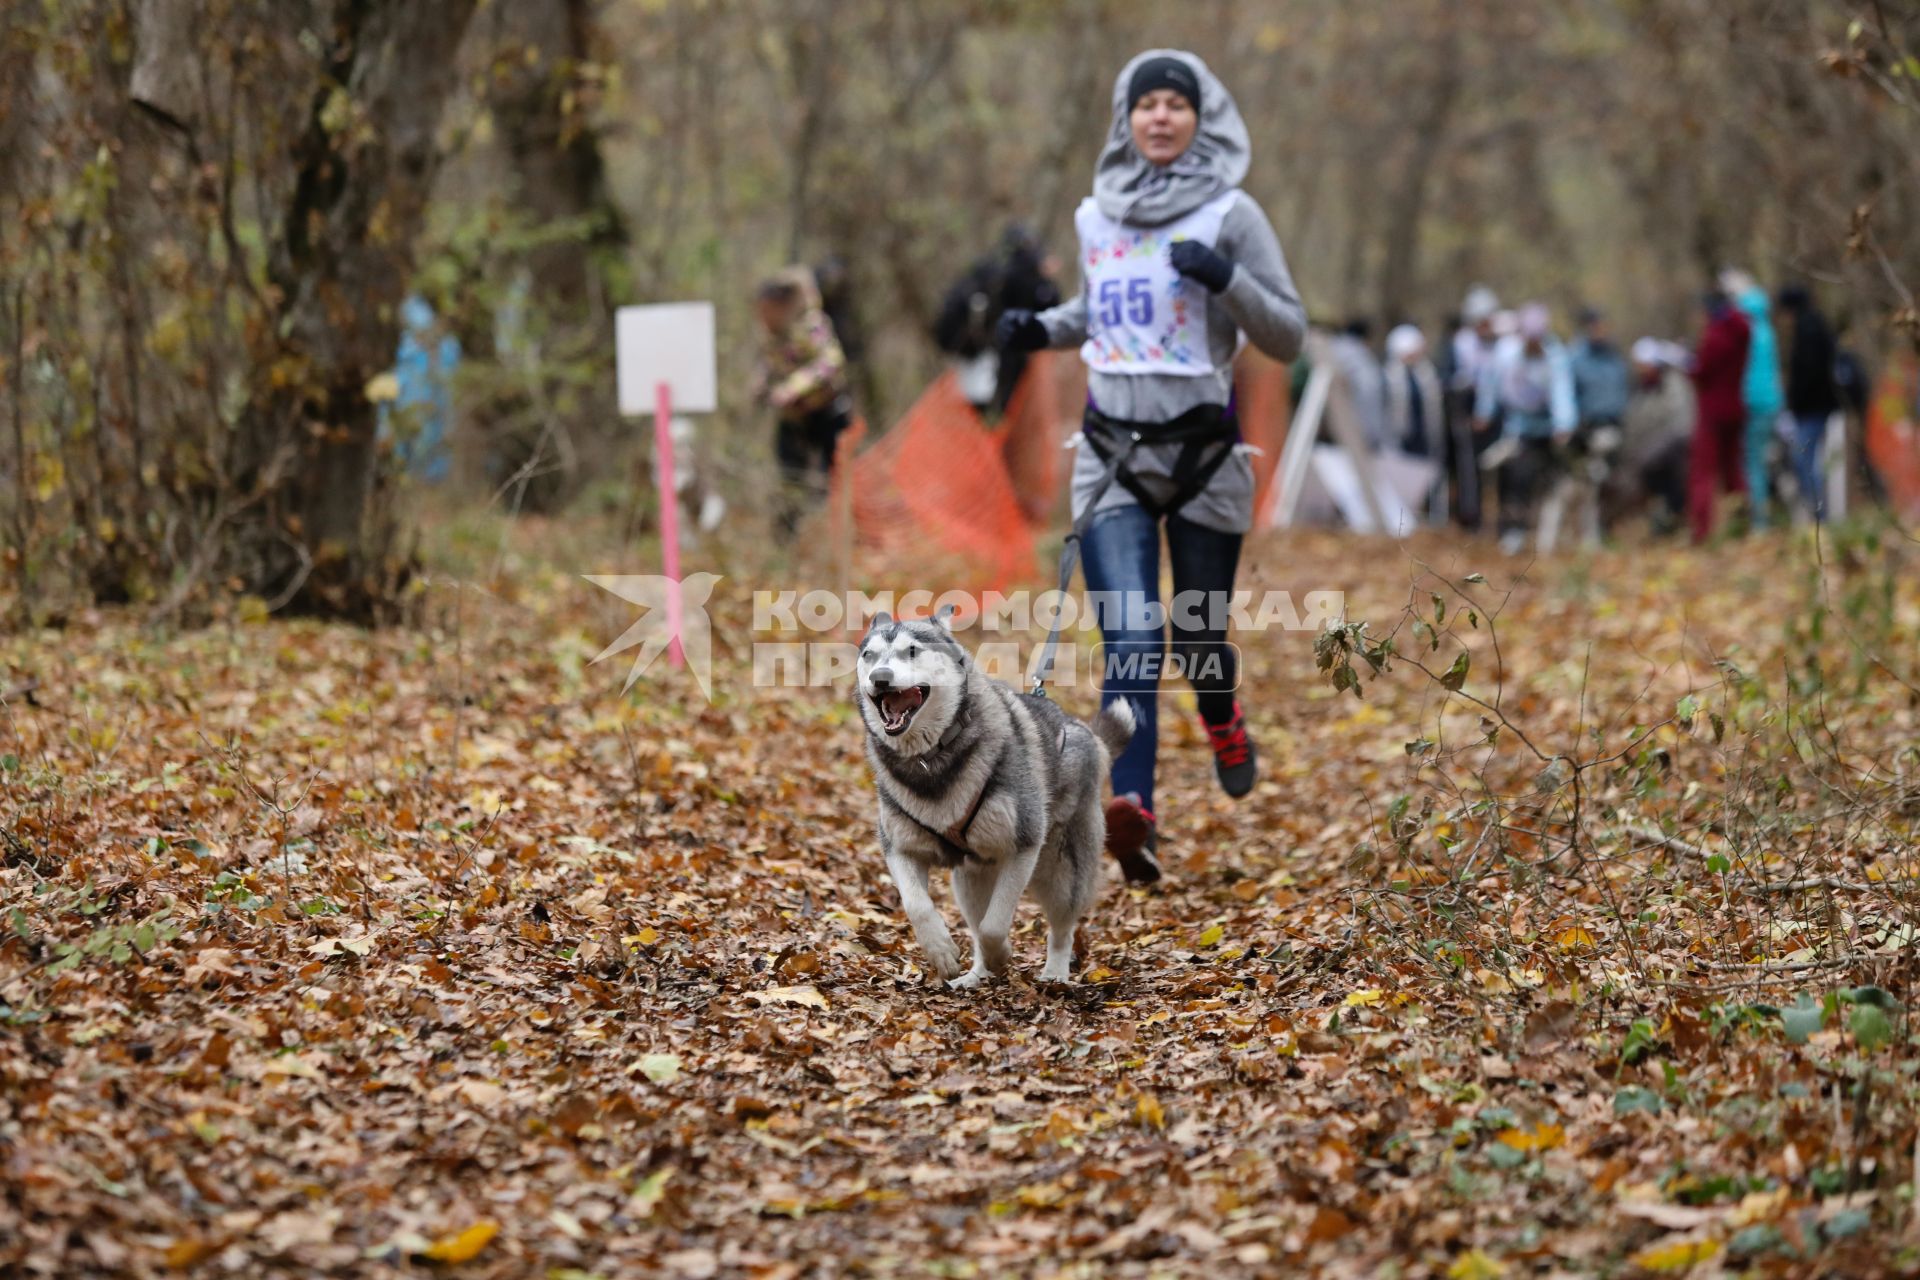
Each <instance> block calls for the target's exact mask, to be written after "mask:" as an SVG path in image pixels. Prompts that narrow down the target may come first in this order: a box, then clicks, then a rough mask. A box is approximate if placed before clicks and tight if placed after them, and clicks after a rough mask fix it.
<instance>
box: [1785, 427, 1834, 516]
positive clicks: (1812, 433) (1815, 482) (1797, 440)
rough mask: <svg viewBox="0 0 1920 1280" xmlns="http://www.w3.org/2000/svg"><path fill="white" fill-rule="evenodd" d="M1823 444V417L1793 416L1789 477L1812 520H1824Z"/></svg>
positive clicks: (1825, 432)
mask: <svg viewBox="0 0 1920 1280" xmlns="http://www.w3.org/2000/svg"><path fill="white" fill-rule="evenodd" d="M1826 443H1827V418H1826V415H1825V414H1820V413H1816V414H1810V415H1808V416H1806V417H1802V416H1800V415H1799V414H1795V415H1794V416H1793V474H1794V477H1795V478H1796V479H1797V480H1798V481H1799V483H1800V500H1801V501H1802V502H1804V503H1806V504H1807V510H1808V511H1811V512H1812V513H1813V518H1814V519H1815V520H1816V521H1819V522H1823V523H1824V522H1825V520H1826V518H1827V481H1826V477H1825V476H1824V475H1822V474H1821V465H1820V463H1821V459H1820V453H1821V450H1822V449H1823V448H1824V447H1825V446H1826Z"/></svg>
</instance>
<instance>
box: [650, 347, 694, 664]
mask: <svg viewBox="0 0 1920 1280" xmlns="http://www.w3.org/2000/svg"><path fill="white" fill-rule="evenodd" d="M653 474H654V479H655V480H656V481H657V482H658V483H659V486H660V555H661V559H662V560H663V561H664V565H663V569H664V572H665V573H666V575H667V634H668V635H669V636H671V637H672V639H670V640H669V641H668V642H667V661H668V662H671V663H672V664H673V665H674V666H676V667H684V666H685V665H686V664H687V658H686V654H684V653H683V652H681V649H680V495H679V493H678V491H677V490H676V489H675V488H674V483H673V389H672V388H671V387H669V386H668V385H667V384H666V383H665V382H656V383H654V384H653Z"/></svg>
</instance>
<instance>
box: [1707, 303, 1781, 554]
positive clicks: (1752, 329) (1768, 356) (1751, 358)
mask: <svg viewBox="0 0 1920 1280" xmlns="http://www.w3.org/2000/svg"><path fill="white" fill-rule="evenodd" d="M1721 287H1722V288H1723V289H1725V290H1726V292H1727V296H1728V297H1730V298H1732V299H1733V302H1734V305H1735V306H1737V307H1739V308H1740V311H1741V312H1742V314H1744V315H1745V316H1746V318H1747V328H1748V331H1749V333H1750V334H1751V337H1750V339H1749V342H1748V346H1747V368H1746V375H1745V377H1744V379H1743V380H1742V383H1741V399H1742V400H1743V402H1744V404H1745V407H1746V414H1747V426H1746V463H1747V509H1748V511H1749V513H1750V517H1751V522H1752V527H1753V528H1755V529H1764V528H1766V527H1767V523H1768V520H1769V519H1770V518H1771V514H1772V513H1771V502H1772V490H1773V486H1772V484H1771V483H1770V480H1769V477H1770V475H1771V472H1772V470H1773V466H1772V453H1773V441H1774V437H1775V435H1776V434H1777V429H1778V427H1779V423H1780V414H1781V411H1782V410H1784V409H1785V408H1786V389H1785V388H1784V387H1783V386H1782V385H1781V383H1780V344H1779V341H1778V340H1777V339H1776V338H1775V337H1774V332H1773V320H1772V307H1771V305H1770V304H1769V302H1768V299H1767V291H1766V290H1765V289H1762V288H1761V287H1760V286H1759V285H1758V284H1757V283H1755V281H1754V279H1753V277H1752V276H1749V275H1747V274H1745V273H1744V272H1739V271H1729V272H1728V273H1727V274H1726V275H1725V277H1724V278H1723V279H1722V282H1721Z"/></svg>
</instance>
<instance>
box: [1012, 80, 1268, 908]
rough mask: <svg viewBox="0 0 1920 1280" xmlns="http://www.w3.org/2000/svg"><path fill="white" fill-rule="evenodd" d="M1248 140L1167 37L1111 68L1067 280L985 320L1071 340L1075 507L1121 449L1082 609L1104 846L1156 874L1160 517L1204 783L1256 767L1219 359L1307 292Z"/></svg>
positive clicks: (1053, 343) (1225, 386) (1230, 438)
mask: <svg viewBox="0 0 1920 1280" xmlns="http://www.w3.org/2000/svg"><path fill="white" fill-rule="evenodd" d="M1248 157H1249V146H1248V140H1247V127H1246V124H1245V123H1244V122H1243V121H1242V120H1241V118H1240V111H1239V108H1237V107H1236V106H1235V105H1234V102H1233V98H1232V96H1231V95H1229V94H1228V93H1227V90H1226V88H1225V86H1223V85H1222V84H1221V83H1220V81H1219V80H1218V79H1217V78H1215V76H1214V75H1213V73H1212V72H1211V71H1209V70H1208V69H1207V65H1206V63H1204V62H1202V61H1201V60H1200V59H1199V58H1197V57H1195V56H1194V55H1193V54H1191V53H1186V52H1183V51H1180V50H1173V49H1153V50H1149V51H1148V52H1146V53H1142V54H1140V55H1139V56H1137V57H1135V58H1134V59H1133V60H1132V61H1131V62H1129V63H1128V64H1127V65H1126V67H1125V68H1124V69H1123V70H1122V71H1121V72H1120V76H1119V79H1117V80H1116V81H1115V82H1114V87H1113V125H1112V128H1111V129H1110V130H1109V131H1108V134H1107V141H1106V146H1105V147H1104V149H1103V150H1102V151H1101V153H1100V160H1099V163H1098V164H1097V165H1096V166H1095V169H1094V176H1093V194H1092V195H1091V196H1090V197H1089V198H1088V199H1086V200H1085V201H1083V202H1082V203H1081V205H1080V208H1079V210H1078V212H1076V213H1075V215H1074V225H1075V228H1076V230H1077V231H1078V232H1079V236H1080V276H1081V287H1080V292H1079V293H1078V294H1077V295H1076V296H1074V297H1073V298H1071V299H1069V300H1068V301H1067V302H1065V303H1063V304H1062V305H1060V306H1058V307H1054V308H1053V309H1051V310H1048V311H1043V312H1040V313H1039V314H1037V315H1036V314H1034V313H1032V312H1026V311H1012V312H1008V313H1007V314H1006V315H1005V316H1003V317H1002V319H1001V322H1000V327H999V338H1000V341H1001V344H1002V345H1003V346H1004V347H1008V348H1012V349H1015V350H1026V351H1031V350H1038V349H1040V348H1042V347H1073V346H1077V347H1079V348H1080V355H1081V358H1082V359H1083V360H1085V361H1086V364H1087V370H1088V378H1087V387H1088V397H1087V399H1088V404H1087V412H1086V419H1085V426H1084V431H1083V433H1082V439H1083V441H1084V443H1085V444H1086V445H1087V446H1088V447H1087V448H1084V449H1081V450H1080V451H1079V452H1078V454H1077V456H1076V458H1075V461H1074V472H1073V515H1074V519H1075V521H1076V522H1079V521H1080V520H1081V518H1082V516H1083V515H1084V514H1085V513H1086V509H1087V506H1088V504H1089V503H1090V502H1092V501H1093V499H1094V497H1095V494H1096V491H1098V490H1099V489H1100V488H1101V485H1102V482H1103V480H1105V478H1106V475H1107V471H1108V468H1109V465H1110V463H1111V461H1112V460H1113V459H1115V458H1116V457H1121V456H1122V455H1124V456H1123V457H1122V461H1121V466H1120V470H1119V471H1118V473H1117V477H1116V479H1117V483H1112V484H1108V485H1106V488H1105V492H1104V493H1101V494H1099V497H1098V502H1097V504H1096V505H1095V506H1094V508H1093V515H1092V519H1091V524H1090V525H1089V526H1088V527H1087V529H1086V531H1085V534H1084V536H1083V539H1082V556H1083V566H1084V568H1083V572H1084V574H1085V577H1086V583H1087V588H1088V590H1089V591H1090V592H1093V593H1095V599H1096V601H1108V602H1110V601H1116V600H1117V601H1120V602H1122V607H1120V608H1118V609H1115V608H1111V607H1107V608H1103V609H1101V610H1100V614H1101V617H1100V623H1101V631H1102V634H1103V636H1104V638H1105V640H1106V645H1105V652H1106V654H1107V655H1108V661H1107V662H1106V664H1105V665H1106V667H1107V670H1106V671H1105V673H1104V678H1103V680H1102V694H1101V696H1102V699H1103V701H1105V702H1112V701H1114V700H1115V699H1118V698H1126V699H1128V700H1129V701H1130V702H1132V703H1133V709H1134V712H1135V715H1136V717H1137V719H1138V721H1139V728H1138V729H1137V730H1136V731H1135V733H1134V735H1133V740H1132V742H1131V743H1129V744H1128V746H1127V748H1126V750H1125V751H1123V752H1122V753H1121V754H1120V757H1119V758H1118V759H1117V760H1115V761H1114V765H1113V790H1114V799H1113V800H1112V801H1111V802H1110V803H1109V805H1108V806H1107V848H1108V850H1109V851H1110V852H1111V853H1112V854H1113V855H1114V857H1115V858H1116V859H1117V860H1118V861H1119V863H1120V867H1121V870H1122V871H1123V872H1124V873H1125V875H1126V877H1127V878H1128V879H1129V880H1133V881H1136V882H1140V883H1150V882H1152V881H1154V880H1158V879H1159V878H1160V862H1159V859H1158V857H1157V856H1156V855H1157V851H1158V848H1159V843H1160V842H1159V835H1158V830H1157V826H1158V823H1157V819H1156V818H1155V809H1154V795H1153V774H1154V757H1155V750H1156V738H1157V732H1158V715H1157V706H1156V694H1157V692H1158V688H1159V671H1160V662H1161V658H1162V655H1163V651H1164V649H1165V645H1166V629H1165V627H1164V626H1162V625H1147V624H1148V623H1149V622H1152V621H1157V619H1154V618H1153V616H1152V614H1153V612H1157V611H1158V608H1159V605H1160V542H1161V535H1162V530H1163V529H1164V531H1165V537H1166V544H1167V553H1168V557H1169V559H1170V560H1171V563H1172V568H1173V590H1174V597H1175V598H1174V608H1173V609H1172V610H1171V611H1170V613H1169V620H1170V621H1171V623H1172V625H1173V647H1174V653H1175V654H1176V655H1177V657H1178V658H1179V660H1180V666H1181V668H1182V669H1183V670H1184V672H1185V673H1187V674H1188V676H1189V678H1190V679H1191V681H1192V684H1193V689H1194V693H1195V695H1196V699H1197V701H1198V703H1199V710H1200V718H1201V720H1202V721H1203V722H1204V724H1205V726H1206V731H1207V737H1208V739H1209V741H1210V742H1211V743H1212V746H1213V757H1214V769H1215V772H1216V774H1217V776H1218V777H1219V780H1220V785H1221V787H1222V788H1223V789H1224V790H1225V791H1226V793H1227V794H1228V795H1230V796H1234V797H1236V798H1238V797H1240V796H1244V795H1246V794H1247V793H1248V792H1249V791H1251V790H1252V789H1253V785H1254V782H1255V780H1256V779H1257V778H1258V776H1259V766H1258V762H1257V758H1256V755H1255V751H1254V744H1253V740H1252V739H1251V738H1250V737H1249V736H1248V734H1247V722H1246V715H1245V712H1244V710H1243V709H1242V707H1241V705H1240V702H1239V700H1238V699H1237V698H1236V697H1235V696H1234V690H1235V686H1236V685H1237V683H1238V673H1237V671H1236V664H1235V660H1234V653H1233V650H1232V649H1231V648H1230V647H1228V646H1227V644H1226V643H1225V640H1226V621H1227V620H1226V617H1225V616H1224V615H1225V605H1226V602H1227V601H1228V600H1230V599H1231V597H1232V593H1233V580H1234V573H1235V570H1236V569H1237V568H1238V566H1239V562H1240V546H1241V542H1242V540H1243V539H1244V537H1245V535H1246V533H1247V530H1248V529H1249V528H1251V527H1252V524H1253V467H1252V464H1251V462H1250V461H1249V459H1248V456H1247V452H1248V451H1247V449H1246V448H1245V447H1244V446H1243V445H1242V444H1241V440H1240V427H1239V422H1238V419H1237V418H1236V417H1235V415H1234V404H1233V357H1234V353H1235V352H1236V351H1237V350H1238V349H1239V346H1240V343H1241V342H1242V340H1243V338H1244V339H1245V340H1250V341H1252V343H1253V344H1254V345H1255V346H1256V347H1258V348H1260V350H1262V351H1264V352H1266V353H1267V354H1268V355H1270V356H1272V357H1273V358H1275V359H1276V360H1280V361H1283V362H1284V361H1291V360H1292V359H1293V358H1294V357H1295V356H1296V355H1297V354H1299V351H1300V345H1301V342H1302V340H1303V339H1304V337H1305V335H1306V310H1305V308H1304V307H1302V306H1301V304H1300V298H1299V295H1298V294H1297V293H1296V292H1295V291H1294V287H1293V278H1292V276H1291V275H1290V274H1289V273H1288V271H1287V263H1286V258H1285V256H1284V255H1282V253H1281V252H1280V242H1279V239H1278V238H1277V237H1276V236H1275V235H1274V232H1273V225H1272V224H1271V223H1270V222H1268V221H1267V217H1266V215H1265V214H1264V213H1262V212H1261V210H1260V206H1259V205H1257V204H1255V203H1254V202H1253V200H1252V199H1251V198H1250V197H1248V196H1247V195H1246V194H1245V193H1244V192H1242V191H1241V190H1240V183H1241V180H1242V179H1244V178H1245V177H1246V174H1247V164H1248ZM1136 434H1137V435H1138V437H1139V442H1138V443H1134V437H1135V435H1136ZM1130 445H1131V449H1130V450H1129V446H1130ZM1193 602H1197V603H1198V607H1191V605H1192V603H1193ZM1141 606H1151V608H1150V609H1148V608H1142V607H1141Z"/></svg>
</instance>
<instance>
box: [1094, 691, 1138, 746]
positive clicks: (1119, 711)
mask: <svg viewBox="0 0 1920 1280" xmlns="http://www.w3.org/2000/svg"><path fill="white" fill-rule="evenodd" d="M1139 722H1140V719H1139V717H1138V716H1136V715H1135V714H1134V713H1133V704H1132V703H1131V702H1129V701H1127V700H1126V699H1125V698H1115V699H1114V700H1113V701H1112V702H1109V703H1108V704H1107V705H1106V706H1104V707H1101V708H1100V713H1099V714H1098V715H1096V716H1094V718H1093V723H1092V724H1091V725H1089V726H1088V727H1089V728H1091V729H1092V730H1093V736H1094V737H1096V738H1098V739H1100V742H1101V744H1102V745H1103V746H1105V747H1106V749H1107V754H1108V755H1110V756H1117V755H1119V754H1120V753H1121V751H1123V750H1125V749H1126V745H1127V743H1128V742H1130V741H1132V740H1133V730H1134V726H1135V725H1137V724H1139Z"/></svg>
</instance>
